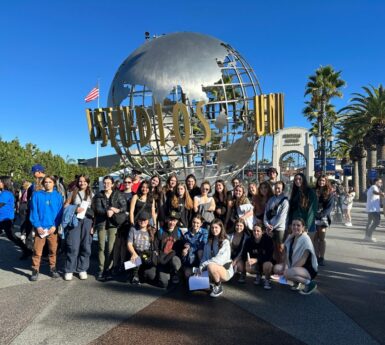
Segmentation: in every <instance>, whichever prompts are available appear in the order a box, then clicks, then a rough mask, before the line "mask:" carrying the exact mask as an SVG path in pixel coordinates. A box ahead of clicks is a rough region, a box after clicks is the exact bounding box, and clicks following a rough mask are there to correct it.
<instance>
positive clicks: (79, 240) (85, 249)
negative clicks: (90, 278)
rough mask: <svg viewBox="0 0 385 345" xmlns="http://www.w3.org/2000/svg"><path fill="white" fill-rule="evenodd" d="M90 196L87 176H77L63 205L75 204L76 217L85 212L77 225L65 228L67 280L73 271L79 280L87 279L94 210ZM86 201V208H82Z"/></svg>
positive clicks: (70, 278) (91, 195)
mask: <svg viewBox="0 0 385 345" xmlns="http://www.w3.org/2000/svg"><path fill="white" fill-rule="evenodd" d="M92 197H93V194H92V191H91V187H90V179H89V177H88V176H86V175H80V176H78V178H77V181H76V187H75V188H74V189H73V191H72V192H71V194H70V196H69V198H68V199H67V200H66V202H65V204H64V207H68V206H69V205H73V206H75V215H76V217H77V216H78V214H81V213H84V212H85V214H84V215H83V217H82V218H81V219H78V225H77V226H75V227H73V228H67V229H65V230H66V236H65V243H66V261H65V269H64V272H65V274H64V280H67V281H69V280H72V277H73V273H74V272H75V273H78V274H79V278H80V279H81V280H85V279H87V271H88V268H89V266H90V256H91V245H92V234H93V228H92V223H93V215H94V212H93V210H92V208H91V200H92ZM82 203H83V205H82ZM86 203H87V208H86V209H84V208H82V207H83V206H85V205H86ZM79 217H80V216H79Z"/></svg>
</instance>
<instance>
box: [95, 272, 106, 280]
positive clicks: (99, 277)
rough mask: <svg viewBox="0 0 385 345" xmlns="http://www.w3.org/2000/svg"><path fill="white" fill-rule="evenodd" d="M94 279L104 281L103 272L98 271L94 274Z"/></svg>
mask: <svg viewBox="0 0 385 345" xmlns="http://www.w3.org/2000/svg"><path fill="white" fill-rule="evenodd" d="M95 279H96V280H97V281H99V282H104V281H105V279H104V274H103V272H99V273H98V274H97V275H96V277H95Z"/></svg>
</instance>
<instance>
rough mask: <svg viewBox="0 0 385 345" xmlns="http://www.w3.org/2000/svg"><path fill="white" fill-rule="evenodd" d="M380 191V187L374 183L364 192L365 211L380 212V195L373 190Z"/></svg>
mask: <svg viewBox="0 0 385 345" xmlns="http://www.w3.org/2000/svg"><path fill="white" fill-rule="evenodd" d="M374 191H375V192H377V193H379V192H380V189H379V188H378V187H377V186H376V185H375V184H374V185H373V186H371V187H370V188H369V189H368V192H367V193H366V197H367V199H366V212H381V207H380V195H379V194H374V193H373V192H374Z"/></svg>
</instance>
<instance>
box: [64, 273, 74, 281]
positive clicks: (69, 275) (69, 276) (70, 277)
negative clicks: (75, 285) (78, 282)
mask: <svg viewBox="0 0 385 345" xmlns="http://www.w3.org/2000/svg"><path fill="white" fill-rule="evenodd" d="M72 277H73V274H72V273H65V274H64V280H67V281H69V280H72Z"/></svg>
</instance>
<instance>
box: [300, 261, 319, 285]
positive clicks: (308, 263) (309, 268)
mask: <svg viewBox="0 0 385 345" xmlns="http://www.w3.org/2000/svg"><path fill="white" fill-rule="evenodd" d="M309 258H310V256H309ZM303 268H304V269H306V271H308V272H309V275H310V278H311V279H312V280H313V279H314V278H315V277H316V276H317V271H315V270H314V268H313V265H312V264H311V260H309V259H308V260H306V262H305V265H303Z"/></svg>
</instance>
